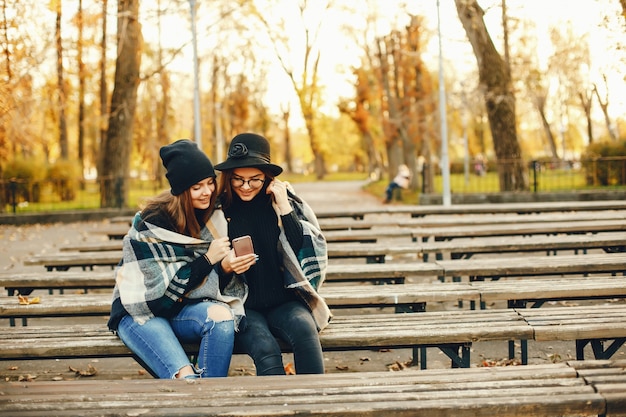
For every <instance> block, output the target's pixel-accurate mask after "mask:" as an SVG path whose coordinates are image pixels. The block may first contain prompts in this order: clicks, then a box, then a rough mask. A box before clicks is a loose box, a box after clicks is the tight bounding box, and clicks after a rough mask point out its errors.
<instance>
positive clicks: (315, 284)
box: [274, 190, 332, 330]
mask: <svg viewBox="0 0 626 417" xmlns="http://www.w3.org/2000/svg"><path fill="white" fill-rule="evenodd" d="M288 191H289V194H288V195H289V202H290V203H291V206H292V207H293V209H294V211H295V213H296V215H297V217H298V219H300V223H301V224H302V229H303V232H304V236H303V241H302V248H301V249H300V250H299V251H298V253H295V252H294V251H293V249H292V248H291V245H289V242H288V241H287V236H286V235H285V230H284V229H283V227H282V225H281V224H279V226H280V235H279V238H278V250H279V251H281V253H282V257H283V267H284V278H285V286H286V287H287V288H291V289H293V290H295V291H296V293H297V294H298V295H299V296H300V297H301V298H302V300H303V301H304V302H305V304H306V305H307V306H308V308H309V310H311V314H312V315H313V318H314V319H315V323H316V324H317V328H318V330H322V329H323V328H324V327H326V326H327V325H328V323H329V322H330V319H331V318H332V314H331V312H330V309H329V308H328V305H327V304H326V301H324V299H323V298H322V297H321V296H320V295H319V294H318V293H317V291H318V289H319V288H320V287H321V286H322V284H323V282H324V280H325V279H326V268H327V266H328V251H327V244H326V238H325V237H324V235H323V234H322V232H321V230H320V226H319V223H318V221H317V217H316V216H315V213H314V212H313V209H311V207H310V206H309V205H308V204H307V203H306V202H304V201H303V200H301V199H300V198H298V197H297V196H296V195H295V194H293V193H292V192H291V190H288ZM274 210H275V211H276V214H277V215H278V219H279V221H280V211H279V209H278V206H277V205H276V204H275V203H274Z"/></svg>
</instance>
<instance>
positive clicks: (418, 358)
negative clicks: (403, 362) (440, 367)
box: [411, 346, 427, 369]
mask: <svg viewBox="0 0 626 417" xmlns="http://www.w3.org/2000/svg"><path fill="white" fill-rule="evenodd" d="M426 362H427V360H426V348H425V347H424V346H413V359H412V360H411V365H412V366H415V365H417V364H418V363H419V365H420V369H426Z"/></svg>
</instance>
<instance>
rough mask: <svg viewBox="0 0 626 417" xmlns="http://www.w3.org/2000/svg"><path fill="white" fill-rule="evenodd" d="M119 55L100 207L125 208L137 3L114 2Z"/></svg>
mask: <svg viewBox="0 0 626 417" xmlns="http://www.w3.org/2000/svg"><path fill="white" fill-rule="evenodd" d="M117 16H118V17H117V41H118V51H117V60H116V64H115V85H114V87H113V95H112V97H111V112H110V115H109V129H108V131H107V136H106V141H105V143H104V146H103V148H102V153H101V154H102V158H103V162H102V171H103V172H102V174H101V179H102V180H101V181H100V184H101V187H102V188H101V192H100V194H101V207H103V208H104V207H117V208H122V207H126V206H127V201H128V187H127V184H128V176H129V172H130V154H131V151H132V128H133V119H134V116H135V107H136V104H137V87H138V86H139V67H140V65H141V49H142V36H141V26H140V24H139V19H138V18H139V0H118V2H117Z"/></svg>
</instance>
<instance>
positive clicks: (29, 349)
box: [0, 309, 532, 360]
mask: <svg viewBox="0 0 626 417" xmlns="http://www.w3.org/2000/svg"><path fill="white" fill-rule="evenodd" d="M463 313H464V314H459V313H458V312H450V313H449V314H448V312H431V313H429V312H425V313H419V314H366V315H358V316H356V315H355V316H336V317H334V318H333V320H332V321H331V323H330V325H329V326H328V327H327V328H326V329H324V330H323V331H322V332H321V333H320V340H321V342H322V346H323V348H324V349H325V350H366V349H371V348H381V347H394V346H395V347H400V346H403V347H405V346H418V345H431V344H433V345H440V344H442V343H444V344H463V343H471V342H475V341H481V340H520V339H530V338H532V329H531V328H530V326H528V325H527V324H526V323H525V322H524V321H523V320H521V319H520V317H519V316H518V315H517V314H516V313H515V311H513V310H510V309H506V310H474V311H465V312H463ZM447 317H448V318H449V319H450V320H449V321H450V325H448V326H444V327H443V328H442V326H441V323H443V322H445V321H446V318H447ZM472 318H474V320H472ZM461 319H462V321H460V320H461ZM455 321H456V322H457V324H454V322H455ZM480 322H482V323H483V324H482V326H481V325H479V324H478V323H480ZM461 323H464V324H461ZM336 328H337V329H341V330H340V331H335V330H334V329H336ZM30 335H32V337H33V339H32V340H31V339H30V337H31V336H30ZM55 335H56V337H55ZM0 340H3V343H2V344H1V346H0V359H4V360H6V359H28V358H43V357H49V358H54V357H68V356H72V355H79V356H116V355H122V354H124V352H126V355H128V354H129V353H130V352H129V351H128V349H127V348H126V347H125V346H124V345H123V343H121V341H119V339H117V337H116V336H114V335H113V334H112V333H110V332H109V331H108V329H106V325H105V324H104V323H103V324H102V325H84V326H65V328H63V329H59V328H57V327H56V326H45V327H41V326H39V327H35V326H28V327H21V328H16V327H10V328H6V331H5V332H3V334H1V335H0Z"/></svg>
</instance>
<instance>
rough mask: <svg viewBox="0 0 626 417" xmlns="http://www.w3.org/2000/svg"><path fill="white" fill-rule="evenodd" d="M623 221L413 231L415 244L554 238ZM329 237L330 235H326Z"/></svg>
mask: <svg viewBox="0 0 626 417" xmlns="http://www.w3.org/2000/svg"><path fill="white" fill-rule="evenodd" d="M625 231H626V222H625V221H623V220H587V221H577V222H556V223H543V222H534V223H508V224H477V225H467V226H457V227H431V228H428V227H422V228H413V229H412V231H411V236H412V238H413V240H415V241H421V242H426V241H429V240H435V241H436V240H449V239H458V238H471V237H484V236H516V235H526V236H528V235H557V234H573V233H600V232H625ZM329 233H330V232H329Z"/></svg>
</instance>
